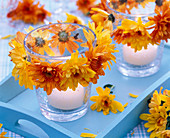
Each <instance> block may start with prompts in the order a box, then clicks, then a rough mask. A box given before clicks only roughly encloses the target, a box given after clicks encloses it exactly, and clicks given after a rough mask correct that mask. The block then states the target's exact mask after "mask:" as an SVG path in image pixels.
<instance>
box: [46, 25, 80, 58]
mask: <svg viewBox="0 0 170 138" xmlns="http://www.w3.org/2000/svg"><path fill="white" fill-rule="evenodd" d="M75 30H76V27H73V26H72V25H67V24H66V25H65V26H61V25H53V26H51V28H50V30H49V31H50V32H51V33H53V34H54V35H53V36H52V40H51V47H57V46H58V49H59V51H60V54H61V55H63V54H64V52H65V48H67V50H68V51H69V52H70V53H73V50H77V49H78V48H79V45H78V44H76V43H75V42H74V41H76V42H82V39H78V35H79V34H76V36H74V37H73V36H71V32H72V31H75Z"/></svg>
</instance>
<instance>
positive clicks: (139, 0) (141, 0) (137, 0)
mask: <svg viewBox="0 0 170 138" xmlns="http://www.w3.org/2000/svg"><path fill="white" fill-rule="evenodd" d="M143 1H144V0H136V2H138V3H140V2H143Z"/></svg>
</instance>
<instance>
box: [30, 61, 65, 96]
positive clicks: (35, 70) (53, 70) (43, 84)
mask: <svg viewBox="0 0 170 138" xmlns="http://www.w3.org/2000/svg"><path fill="white" fill-rule="evenodd" d="M61 62H62V61H58V62H53V63H51V64H50V63H48V62H35V63H33V64H31V65H29V66H28V70H29V73H30V76H31V77H32V80H33V81H34V82H35V86H36V89H37V88H43V89H44V91H46V92H47V95H50V94H51V92H52V90H53V89H54V88H57V89H58V90H61V88H60V86H59V81H60V77H61V68H60V65H58V64H59V63H61Z"/></svg>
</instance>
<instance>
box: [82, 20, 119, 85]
mask: <svg viewBox="0 0 170 138" xmlns="http://www.w3.org/2000/svg"><path fill="white" fill-rule="evenodd" d="M89 28H90V29H92V30H93V31H94V32H95V34H96V37H97V44H96V46H94V47H93V44H92V41H93V40H91V38H92V37H91V35H90V32H89V33H88V32H87V31H85V30H84V34H89V35H85V37H86V39H87V40H88V42H87V43H85V44H83V45H81V46H84V47H85V46H87V47H88V48H89V51H86V52H85V56H86V57H87V59H88V65H89V66H90V68H91V69H92V70H93V71H95V72H96V74H95V76H94V78H92V79H91V81H92V82H93V83H94V84H96V83H97V79H98V78H99V76H100V75H105V73H104V70H103V69H106V68H107V66H108V67H109V69H110V66H109V63H111V60H113V61H115V59H116V58H115V56H114V55H113V53H114V52H117V51H116V50H115V45H114V44H111V42H112V39H111V38H110V31H109V30H103V27H102V26H101V25H99V26H98V27H97V28H95V24H94V23H92V24H90V23H89ZM108 62H109V63H108ZM111 65H112V63H111Z"/></svg>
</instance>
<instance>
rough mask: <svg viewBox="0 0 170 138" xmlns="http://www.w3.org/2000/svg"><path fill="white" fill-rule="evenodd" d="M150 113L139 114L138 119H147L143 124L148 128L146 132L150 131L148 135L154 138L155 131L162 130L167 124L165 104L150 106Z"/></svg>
mask: <svg viewBox="0 0 170 138" xmlns="http://www.w3.org/2000/svg"><path fill="white" fill-rule="evenodd" d="M149 112H150V114H146V113H144V114H141V115H140V119H142V120H146V121H148V122H147V123H145V124H144V126H145V127H146V128H149V129H148V130H147V132H151V131H152V133H151V135H150V137H151V138H154V137H155V136H156V132H158V131H164V130H165V129H166V124H167V117H168V115H167V111H166V108H165V106H159V107H158V108H151V109H150V110H149Z"/></svg>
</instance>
